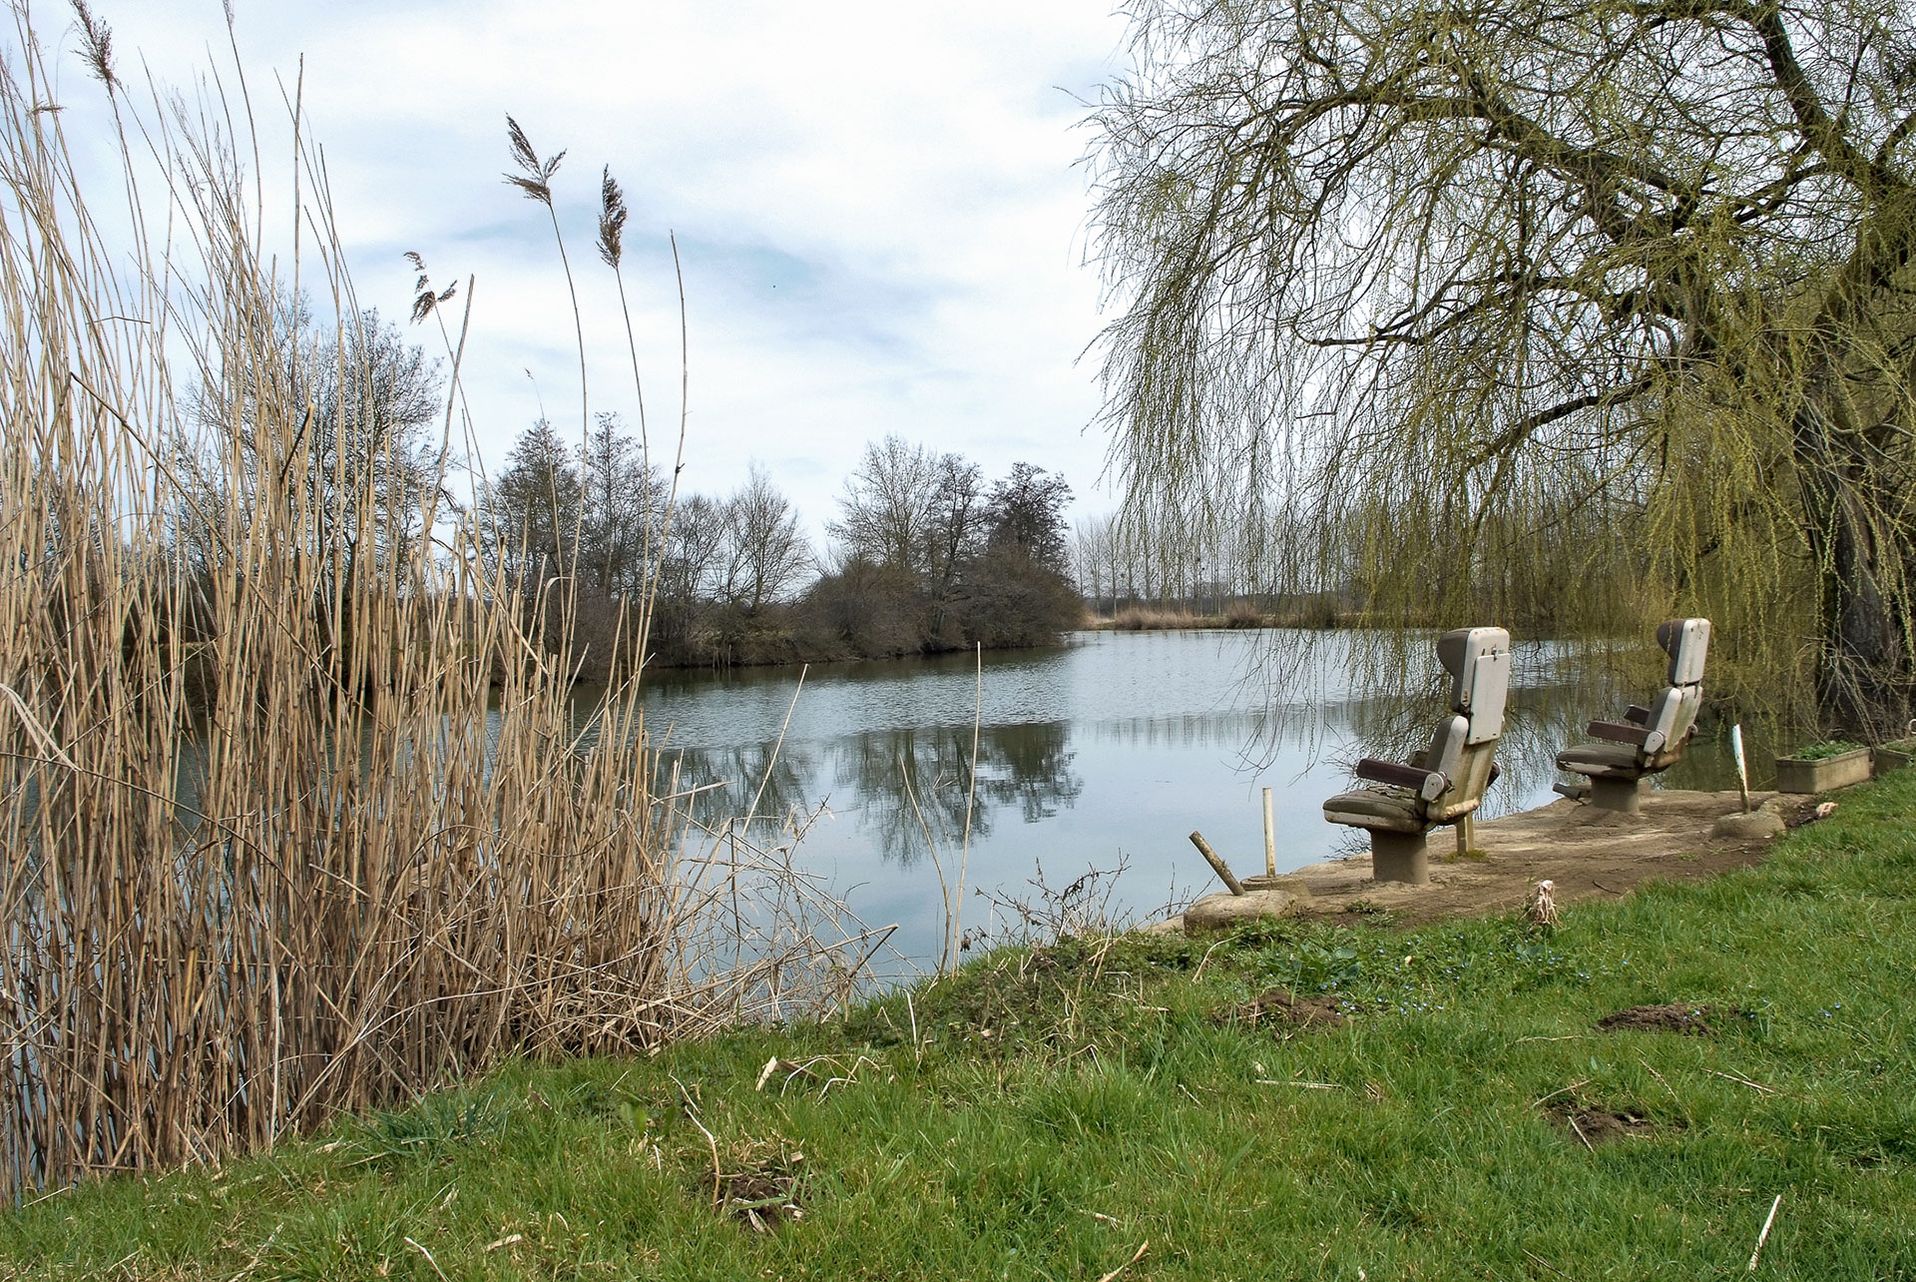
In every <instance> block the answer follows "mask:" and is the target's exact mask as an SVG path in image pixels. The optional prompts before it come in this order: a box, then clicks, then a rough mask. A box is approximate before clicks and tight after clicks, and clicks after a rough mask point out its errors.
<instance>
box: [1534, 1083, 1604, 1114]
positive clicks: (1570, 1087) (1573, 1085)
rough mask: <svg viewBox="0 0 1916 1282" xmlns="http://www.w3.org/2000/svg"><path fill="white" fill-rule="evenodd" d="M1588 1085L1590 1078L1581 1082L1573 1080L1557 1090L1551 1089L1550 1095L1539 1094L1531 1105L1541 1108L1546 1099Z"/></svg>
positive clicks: (1566, 1093)
mask: <svg viewBox="0 0 1916 1282" xmlns="http://www.w3.org/2000/svg"><path fill="white" fill-rule="evenodd" d="M1588 1085H1590V1079H1589V1078H1587V1077H1586V1078H1584V1079H1583V1080H1582V1081H1580V1082H1572V1083H1570V1085H1568V1086H1564V1087H1559V1088H1558V1089H1557V1090H1554V1091H1551V1092H1550V1093H1549V1094H1548V1095H1539V1096H1538V1097H1537V1098H1536V1099H1533V1100H1531V1101H1530V1107H1532V1108H1541V1107H1542V1106H1543V1102H1544V1101H1545V1100H1551V1099H1555V1098H1557V1096H1559V1095H1568V1094H1569V1093H1570V1092H1571V1091H1574V1090H1576V1089H1577V1088H1578V1087H1579V1086H1588Z"/></svg>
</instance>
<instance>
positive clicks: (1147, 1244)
mask: <svg viewBox="0 0 1916 1282" xmlns="http://www.w3.org/2000/svg"><path fill="white" fill-rule="evenodd" d="M1150 1249H1151V1241H1150V1239H1149V1238H1147V1239H1145V1240H1144V1241H1143V1242H1140V1243H1139V1244H1138V1250H1137V1254H1136V1255H1133V1256H1132V1257H1131V1258H1130V1259H1128V1260H1126V1261H1125V1262H1124V1263H1123V1264H1120V1265H1119V1266H1118V1267H1117V1268H1115V1269H1112V1270H1111V1271H1110V1272H1109V1273H1107V1274H1105V1275H1104V1276H1103V1277H1101V1278H1099V1279H1098V1282H1111V1279H1113V1278H1115V1277H1117V1276H1118V1274H1120V1273H1122V1272H1124V1271H1125V1270H1126V1269H1128V1268H1130V1267H1131V1266H1132V1265H1133V1264H1136V1263H1137V1262H1138V1261H1139V1260H1142V1259H1143V1258H1144V1253H1145V1252H1146V1251H1148V1250H1150Z"/></svg>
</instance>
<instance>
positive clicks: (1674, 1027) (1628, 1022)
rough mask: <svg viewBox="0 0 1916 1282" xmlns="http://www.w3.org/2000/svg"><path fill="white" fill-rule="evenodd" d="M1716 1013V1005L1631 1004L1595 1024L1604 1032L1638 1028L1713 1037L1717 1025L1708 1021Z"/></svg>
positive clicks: (1655, 1031) (1715, 1015) (1679, 1003)
mask: <svg viewBox="0 0 1916 1282" xmlns="http://www.w3.org/2000/svg"><path fill="white" fill-rule="evenodd" d="M1716 1017H1717V1008H1716V1007H1714V1006H1697V1005H1693V1004H1690V1003H1686V1002H1665V1003H1663V1004H1662V1005H1659V1006H1632V1007H1630V1008H1629V1009H1627V1010H1619V1011H1612V1012H1611V1013H1610V1014H1608V1015H1605V1016H1604V1017H1603V1018H1602V1019H1600V1020H1598V1021H1597V1027H1598V1028H1600V1029H1602V1030H1603V1031H1604V1032H1606V1033H1614V1032H1617V1031H1619V1030H1637V1031H1642V1032H1653V1033H1682V1034H1684V1035H1686V1036H1689V1037H1713V1036H1715V1035H1716V1025H1715V1024H1714V1023H1712V1022H1711V1021H1712V1020H1714V1019H1715V1018H1716Z"/></svg>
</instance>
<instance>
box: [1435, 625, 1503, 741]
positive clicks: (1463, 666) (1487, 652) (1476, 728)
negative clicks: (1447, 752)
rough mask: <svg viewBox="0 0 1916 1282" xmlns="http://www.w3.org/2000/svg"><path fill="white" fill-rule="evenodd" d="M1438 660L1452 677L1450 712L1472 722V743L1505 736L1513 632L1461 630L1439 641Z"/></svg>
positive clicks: (1499, 629) (1442, 637)
mask: <svg viewBox="0 0 1916 1282" xmlns="http://www.w3.org/2000/svg"><path fill="white" fill-rule="evenodd" d="M1437 661H1438V662H1439V663H1441V664H1443V665H1444V671H1446V672H1448V673H1449V674H1450V709H1451V711H1452V712H1461V713H1463V714H1464V715H1465V716H1466V717H1468V718H1469V719H1470V733H1469V737H1468V740H1467V741H1468V742H1470V743H1483V742H1485V741H1487V740H1490V739H1495V738H1497V737H1498V736H1499V735H1501V734H1502V733H1503V724H1504V699H1505V695H1506V692H1507V691H1508V689H1509V687H1510V633H1508V632H1506V631H1505V630H1504V629H1502V628H1458V629H1456V630H1455V631H1452V632H1446V633H1444V634H1443V635H1442V636H1441V637H1438V638H1437Z"/></svg>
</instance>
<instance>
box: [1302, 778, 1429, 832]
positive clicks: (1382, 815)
mask: <svg viewBox="0 0 1916 1282" xmlns="http://www.w3.org/2000/svg"><path fill="white" fill-rule="evenodd" d="M1324 818H1326V819H1328V820H1329V821H1330V822H1332V823H1334V824H1348V825H1350V826H1351V827H1353V828H1382V829H1384V830H1385V831H1386V832H1409V833H1418V832H1422V831H1424V830H1425V829H1426V828H1428V827H1429V826H1430V825H1429V824H1428V823H1426V822H1425V821H1424V802H1423V799H1422V798H1421V797H1419V796H1418V795H1417V794H1416V793H1414V792H1411V791H1410V790H1409V789H1407V788H1357V789H1353V790H1352V791H1350V792H1340V793H1338V794H1337V795H1336V796H1335V797H1332V798H1331V799H1330V800H1328V801H1326V802H1325V803H1324Z"/></svg>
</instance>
